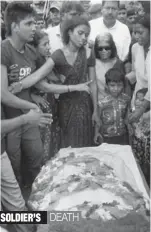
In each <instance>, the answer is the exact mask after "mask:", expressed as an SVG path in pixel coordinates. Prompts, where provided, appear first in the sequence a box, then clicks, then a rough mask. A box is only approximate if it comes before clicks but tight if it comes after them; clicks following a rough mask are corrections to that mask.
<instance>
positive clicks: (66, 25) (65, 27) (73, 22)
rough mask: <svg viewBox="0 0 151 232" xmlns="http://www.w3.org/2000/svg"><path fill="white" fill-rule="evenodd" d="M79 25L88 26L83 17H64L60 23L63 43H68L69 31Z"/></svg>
mask: <svg viewBox="0 0 151 232" xmlns="http://www.w3.org/2000/svg"><path fill="white" fill-rule="evenodd" d="M80 25H86V26H88V27H89V28H90V24H89V22H88V20H87V19H86V18H85V17H82V16H73V17H72V18H71V19H68V18H66V19H65V20H64V21H63V23H62V39H63V43H64V44H68V43H69V39H70V37H69V31H70V30H71V31H73V30H74V29H75V28H76V27H78V26H80Z"/></svg>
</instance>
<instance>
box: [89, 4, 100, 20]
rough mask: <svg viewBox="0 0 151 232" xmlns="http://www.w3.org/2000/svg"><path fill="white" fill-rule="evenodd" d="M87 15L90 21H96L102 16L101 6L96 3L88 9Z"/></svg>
mask: <svg viewBox="0 0 151 232" xmlns="http://www.w3.org/2000/svg"><path fill="white" fill-rule="evenodd" d="M88 12H89V14H90V18H91V19H97V18H99V17H101V15H102V4H100V3H96V4H93V5H92V6H91V7H90V8H89V11H88Z"/></svg>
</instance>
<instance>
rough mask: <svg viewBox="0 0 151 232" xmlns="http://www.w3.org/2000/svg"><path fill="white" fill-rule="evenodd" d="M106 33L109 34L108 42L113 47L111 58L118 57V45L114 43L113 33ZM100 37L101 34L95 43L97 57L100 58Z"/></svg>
mask: <svg viewBox="0 0 151 232" xmlns="http://www.w3.org/2000/svg"><path fill="white" fill-rule="evenodd" d="M106 35H108V43H109V44H110V47H111V57H110V58H111V59H112V58H114V57H117V49H116V46H115V43H114V40H113V37H112V35H111V34H110V33H106ZM104 36H105V35H104ZM99 38H100V35H98V36H97V37H96V39H95V43H94V52H95V57H96V58H97V59H100V55H99V50H98V47H99Z"/></svg>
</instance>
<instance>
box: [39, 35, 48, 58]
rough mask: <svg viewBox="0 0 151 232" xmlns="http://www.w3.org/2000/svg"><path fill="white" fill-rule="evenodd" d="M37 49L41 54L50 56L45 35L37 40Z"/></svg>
mask: <svg viewBox="0 0 151 232" xmlns="http://www.w3.org/2000/svg"><path fill="white" fill-rule="evenodd" d="M38 51H39V53H40V55H41V56H44V57H48V56H50V44H49V38H48V36H47V35H45V36H44V37H43V38H42V39H41V40H40V42H39V45H38Z"/></svg>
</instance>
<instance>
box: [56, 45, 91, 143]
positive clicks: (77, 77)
mask: <svg viewBox="0 0 151 232" xmlns="http://www.w3.org/2000/svg"><path fill="white" fill-rule="evenodd" d="M52 59H53V61H54V63H55V68H56V70H57V71H58V72H59V74H62V75H64V76H65V77H66V79H65V82H64V84H65V85H76V84H80V83H84V82H86V81H87V68H88V66H95V59H92V58H89V60H88V59H87V56H86V50H85V49H84V48H81V49H80V50H79V53H78V55H77V58H76V61H75V63H74V65H73V66H72V65H70V64H69V63H68V62H67V60H66V58H65V55H64V53H63V51H62V50H61V49H59V50H57V51H55V52H54V53H53V54H52ZM92 110H93V109H92V100H91V97H90V95H89V94H88V93H86V92H70V93H65V94H61V95H60V97H59V121H60V126H61V129H62V138H61V143H62V144H61V146H62V147H68V146H71V147H88V146H92V143H93V128H92Z"/></svg>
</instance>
